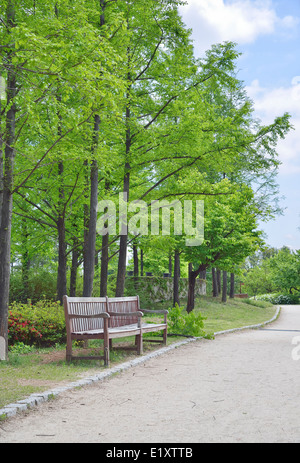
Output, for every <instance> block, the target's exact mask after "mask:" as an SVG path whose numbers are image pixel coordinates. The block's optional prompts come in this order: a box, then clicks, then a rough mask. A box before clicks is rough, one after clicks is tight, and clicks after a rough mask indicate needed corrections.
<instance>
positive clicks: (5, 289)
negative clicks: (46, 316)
mask: <svg viewBox="0 0 300 463" xmlns="http://www.w3.org/2000/svg"><path fill="white" fill-rule="evenodd" d="M14 26H15V11H14V5H13V2H12V1H8V5H7V27H8V28H9V29H11V28H13V27H14ZM7 64H9V66H7V68H8V73H7V107H8V108H9V110H8V111H7V114H6V130H5V135H4V156H5V159H4V170H5V173H4V177H3V194H2V210H1V214H0V216H1V227H0V360H6V359H7V357H8V304H9V279H10V248H11V222H12V204H13V196H12V192H13V171H14V160H15V148H14V144H15V138H16V137H15V136H16V105H15V102H14V99H15V96H16V91H17V83H16V74H15V68H14V65H13V64H12V53H11V52H8V54H7Z"/></svg>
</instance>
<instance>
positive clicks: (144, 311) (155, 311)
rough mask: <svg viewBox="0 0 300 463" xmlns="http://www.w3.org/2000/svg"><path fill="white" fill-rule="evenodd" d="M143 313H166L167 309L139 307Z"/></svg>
mask: <svg viewBox="0 0 300 463" xmlns="http://www.w3.org/2000/svg"><path fill="white" fill-rule="evenodd" d="M141 311H142V312H143V313H154V314H155V313H157V314H164V315H165V314H168V313H169V311H168V310H148V309H141Z"/></svg>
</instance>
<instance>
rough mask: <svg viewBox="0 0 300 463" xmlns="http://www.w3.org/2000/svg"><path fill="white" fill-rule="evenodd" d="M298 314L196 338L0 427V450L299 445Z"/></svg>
mask: <svg viewBox="0 0 300 463" xmlns="http://www.w3.org/2000/svg"><path fill="white" fill-rule="evenodd" d="M299 379H300V307H299V306H284V307H283V308H282V311H281V315H280V317H279V319H278V320H277V321H276V322H274V323H272V324H271V325H268V326H266V327H265V328H264V329H256V330H247V331H239V332H235V333H228V334H223V335H219V336H217V337H216V338H215V340H213V341H209V340H198V341H195V342H192V343H189V344H186V345H184V346H181V347H180V348H177V349H174V350H171V351H169V352H167V353H165V354H164V355H162V356H160V357H157V358H153V359H150V360H148V361H147V362H145V363H144V362H143V363H141V364H140V365H137V366H135V367H132V368H130V369H128V370H127V371H124V372H122V373H120V374H118V375H116V376H113V377H111V378H109V379H106V380H104V381H99V382H97V383H95V384H94V385H91V386H87V387H83V388H81V389H76V390H70V391H67V392H64V393H63V394H61V395H60V396H59V397H58V398H57V399H56V400H54V401H50V402H46V403H44V404H42V405H40V406H39V407H37V408H35V409H33V410H31V411H30V413H29V414H28V415H24V414H23V415H19V416H16V417H14V418H11V419H9V420H8V421H6V422H4V423H2V424H0V443H4V442H7V443H21V442H26V443H29V442H33V443H39V442H43V443H61V442H73V443H79V442H80V443H81V442H82V443H86V442H94V443H124V442H126V443H142V442H145V443H198V442H207V443H221V442H234V443H242V442H247V443H248V442H249V443H252V442H259V443H260V442H269V443H275V442H276V443H278V442H285V443H291V442H297V443H300V408H299V405H300V388H299Z"/></svg>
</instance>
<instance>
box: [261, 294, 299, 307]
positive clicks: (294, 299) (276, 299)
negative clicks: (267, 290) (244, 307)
mask: <svg viewBox="0 0 300 463" xmlns="http://www.w3.org/2000/svg"><path fill="white" fill-rule="evenodd" d="M256 300H257V301H268V302H271V303H272V304H274V305H280V304H283V305H285V304H287V305H293V304H300V296H298V295H296V294H280V293H271V294H260V295H258V296H256Z"/></svg>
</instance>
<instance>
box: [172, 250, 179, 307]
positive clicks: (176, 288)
mask: <svg viewBox="0 0 300 463" xmlns="http://www.w3.org/2000/svg"><path fill="white" fill-rule="evenodd" d="M179 278H180V255H179V252H176V251H175V254H174V274H173V307H175V304H178V305H180V298H179Z"/></svg>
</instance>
